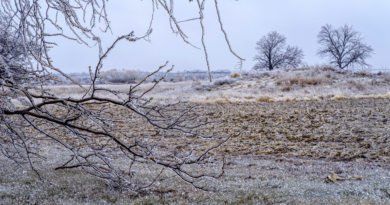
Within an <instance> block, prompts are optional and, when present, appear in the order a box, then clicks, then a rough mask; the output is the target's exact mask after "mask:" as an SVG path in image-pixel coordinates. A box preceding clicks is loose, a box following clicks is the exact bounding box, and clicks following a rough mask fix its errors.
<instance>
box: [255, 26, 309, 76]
mask: <svg viewBox="0 0 390 205" xmlns="http://www.w3.org/2000/svg"><path fill="white" fill-rule="evenodd" d="M256 45H257V46H256V50H257V52H258V55H256V56H255V57H254V60H256V61H257V63H256V65H255V66H254V69H255V70H257V69H262V68H268V69H269V70H273V69H274V68H280V67H288V66H290V67H297V66H299V64H301V62H302V59H303V56H304V55H303V51H302V49H300V48H298V47H296V46H286V37H284V36H283V35H281V34H279V33H278V32H276V31H273V32H270V33H268V34H267V35H266V36H264V37H262V38H261V39H260V40H259V41H257V43H256Z"/></svg>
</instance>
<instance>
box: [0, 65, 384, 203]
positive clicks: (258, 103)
mask: <svg viewBox="0 0 390 205" xmlns="http://www.w3.org/2000/svg"><path fill="white" fill-rule="evenodd" d="M299 72H306V71H296V72H294V73H289V74H288V75H287V74H286V75H281V74H280V73H279V74H278V73H271V74H269V75H263V76H257V77H256V76H249V77H248V76H247V77H246V79H237V80H232V82H231V83H227V84H222V85H219V84H217V83H215V84H208V83H205V82H194V83H193V82H178V83H162V84H161V85H160V86H159V87H156V89H155V90H154V91H153V92H152V93H151V94H148V96H147V98H153V99H154V100H156V101H160V102H162V103H164V102H172V101H175V100H180V99H182V100H184V101H189V102H190V103H191V105H197V108H196V112H198V113H200V114H201V115H202V118H201V119H202V120H207V121H208V122H214V123H212V124H209V125H207V126H204V127H200V128H199V129H200V130H199V131H201V132H203V133H205V134H208V133H210V134H211V133H212V134H214V135H217V136H218V135H229V134H234V133H241V134H240V135H238V136H236V137H234V138H232V139H230V140H229V141H228V142H227V143H225V144H224V145H223V146H221V147H220V148H218V149H217V150H214V151H213V152H212V155H215V156H222V155H223V156H226V167H225V174H224V175H223V176H222V178H220V179H219V180H215V179H205V180H202V181H200V182H199V184H200V185H202V186H204V187H207V188H208V189H209V191H202V190H198V189H195V188H193V187H192V186H190V185H189V184H187V183H185V182H184V181H182V180H181V179H179V178H178V177H177V176H176V175H175V174H174V173H173V172H172V171H170V170H168V169H167V170H166V171H164V172H163V174H162V175H161V176H160V177H159V178H158V179H157V183H156V184H154V185H153V186H152V187H150V188H148V189H146V190H144V191H142V192H139V193H138V194H134V193H132V192H127V191H123V192H121V191H115V190H111V189H109V187H108V186H107V185H106V184H105V182H104V181H102V180H100V179H96V178H94V177H92V176H90V175H87V174H86V173H85V172H83V171H81V170H79V169H71V170H66V169H64V170H57V171H55V170H54V168H56V167H58V166H61V165H62V164H64V163H65V162H66V161H67V160H68V158H66V157H64V156H65V155H66V154H67V153H66V152H65V151H64V150H62V149H61V147H57V146H52V145H51V146H50V149H49V146H48V144H49V143H50V142H47V143H43V144H42V145H41V146H40V148H39V150H40V153H41V154H42V155H44V156H45V157H47V160H46V161H44V162H43V164H42V165H40V166H38V169H39V170H40V171H41V173H42V174H43V176H44V177H45V181H43V182H41V181H39V179H38V177H37V176H36V174H35V173H34V172H32V171H31V170H29V169H28V168H26V167H19V166H17V165H16V164H14V163H12V162H10V161H7V160H6V159H5V158H3V157H2V156H1V157H0V173H1V175H0V204H17V203H19V204H70V203H73V204H111V203H115V204H129V203H133V204H389V203H390V172H389V171H390V166H389V161H390V145H389V142H390V134H389V133H390V126H389V124H390V119H389V118H390V112H389V111H390V106H389V103H390V99H389V94H387V93H388V90H389V82H388V80H387V77H386V75H382V76H375V75H370V74H365V75H363V74H359V75H355V74H350V75H348V74H345V73H336V72H333V71H324V72H323V73H321V72H313V73H312V75H305V73H301V74H299ZM306 74H307V73H306ZM328 74H329V75H328ZM297 76H298V77H297ZM299 76H301V77H299ZM327 76H328V77H327ZM248 79H249V80H248ZM293 79H297V80H293ZM313 79H315V80H314V81H313ZM257 81H258V82H259V83H256V82H257ZM295 82H296V83H295ZM144 86H145V87H142V88H141V89H147V86H149V85H144ZM286 87H289V88H288V89H287V88H286ZM49 88H50V89H52V91H53V92H58V93H59V94H60V95H62V97H66V96H73V97H77V96H78V95H80V94H79V93H81V91H79V90H78V88H76V87H72V86H62V87H61V86H52V87H49ZM112 88H113V89H114V88H115V89H127V88H128V87H127V86H112ZM191 93H192V95H191ZM110 113H111V114H112V115H113V116H115V115H123V112H122V111H121V110H120V109H115V107H113V108H112V109H111V111H110ZM129 118H131V119H133V120H132V121H131V124H130V125H124V127H121V128H120V129H121V130H126V129H128V127H126V126H131V128H132V129H131V130H132V131H131V132H132V133H133V134H134V135H137V136H150V135H152V134H153V133H156V132H157V129H156V128H154V127H152V126H150V125H148V124H146V123H145V121H143V120H141V119H138V118H137V117H136V116H129ZM63 138H64V139H66V138H67V136H63ZM67 140H68V141H69V142H72V140H73V139H72V138H70V137H69V139H67ZM205 143H207V142H206V141H202V140H197V139H193V138H188V137H180V138H176V137H172V136H166V137H165V138H164V141H163V143H162V144H163V146H161V149H162V150H164V149H167V150H170V149H174V150H179V151H183V150H190V149H191V147H200V148H202V147H203V146H206V145H207V144H205ZM118 166H120V164H119V165H118ZM217 167H218V168H220V166H219V165H218V164H217V165H216V167H215V168H217ZM124 169H126V168H124ZM136 169H139V170H142V172H138V173H141V174H139V175H136V176H135V177H138V178H140V179H142V178H144V179H148V180H150V179H152V178H153V176H155V175H156V173H158V172H159V171H160V169H159V168H158V166H156V165H153V164H143V165H139V167H136ZM330 171H333V172H335V173H336V174H337V175H338V176H340V177H343V178H346V177H348V176H355V177H365V178H367V179H362V180H352V179H350V180H346V181H337V182H336V183H332V182H330V181H329V180H326V178H327V176H328V175H330V173H329V172H330Z"/></svg>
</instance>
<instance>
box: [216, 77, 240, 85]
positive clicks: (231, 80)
mask: <svg viewBox="0 0 390 205" xmlns="http://www.w3.org/2000/svg"><path fill="white" fill-rule="evenodd" d="M236 81H237V80H236V79H234V78H230V77H224V78H217V79H215V80H214V82H213V85H216V86H219V85H230V84H233V83H235V82H236Z"/></svg>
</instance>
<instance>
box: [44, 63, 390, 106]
mask: <svg viewBox="0 0 390 205" xmlns="http://www.w3.org/2000/svg"><path fill="white" fill-rule="evenodd" d="M99 86H101V87H105V88H110V89H114V90H120V91H124V92H127V91H128V90H129V88H130V85H99ZM133 86H134V85H133ZM152 86H153V84H152V83H146V84H144V85H141V86H140V87H139V88H140V91H139V92H142V91H145V90H147V89H149V88H151V87H152ZM49 89H51V90H52V91H53V92H54V93H56V94H58V95H59V96H61V97H69V96H71V97H74V98H79V97H82V95H83V94H84V92H85V91H83V90H82V89H81V88H79V87H78V86H69V85H60V86H50V87H49ZM389 90H390V73H370V72H366V71H355V72H352V71H348V70H338V69H335V68H332V67H329V66H312V67H310V68H302V69H290V70H274V71H248V72H243V73H242V75H241V76H236V78H232V77H229V76H227V77H225V78H219V79H213V82H212V83H210V82H209V81H194V82H191V81H187V82H161V83H159V85H158V86H156V87H155V89H154V90H152V91H151V92H150V93H148V94H147V95H145V97H148V98H153V99H156V100H158V101H159V102H172V101H179V100H181V101H192V102H208V103H213V102H220V101H232V102H237V101H256V99H264V97H265V98H267V99H269V100H270V101H302V100H306V101H307V100H320V99H332V98H334V97H335V96H343V97H346V98H383V97H384V96H385V97H386V96H387V97H386V98H388V97H390V95H386V94H388V93H389ZM260 101H262V100H260Z"/></svg>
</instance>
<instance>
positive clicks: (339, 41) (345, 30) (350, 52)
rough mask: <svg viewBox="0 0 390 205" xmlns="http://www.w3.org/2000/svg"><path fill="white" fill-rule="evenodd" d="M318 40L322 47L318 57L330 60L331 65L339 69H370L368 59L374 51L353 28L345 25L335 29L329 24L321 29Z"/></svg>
mask: <svg viewBox="0 0 390 205" xmlns="http://www.w3.org/2000/svg"><path fill="white" fill-rule="evenodd" d="M317 38H318V43H319V44H320V46H321V47H320V48H319V50H318V52H317V55H319V56H320V57H322V58H328V59H329V63H331V64H333V65H335V66H337V67H338V68H340V69H344V68H347V67H354V66H361V67H370V65H369V64H368V63H367V62H366V59H367V58H370V57H371V55H372V53H373V51H374V49H372V48H371V46H369V45H367V44H365V43H363V37H361V33H359V32H357V31H355V30H354V29H353V27H352V26H348V25H344V26H343V27H340V28H338V29H334V28H333V27H332V26H331V25H329V24H327V25H325V26H323V27H322V28H321V31H320V33H319V34H318V36H317Z"/></svg>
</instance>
